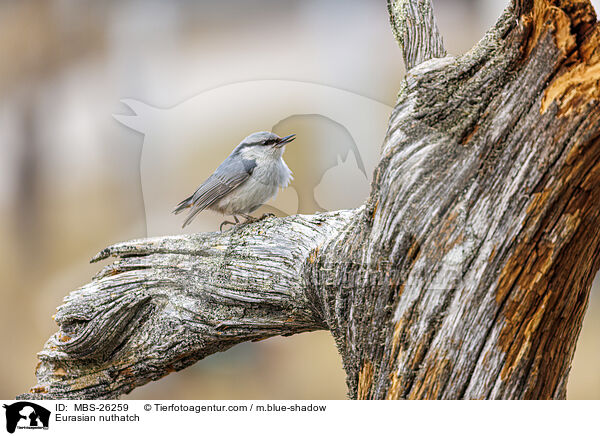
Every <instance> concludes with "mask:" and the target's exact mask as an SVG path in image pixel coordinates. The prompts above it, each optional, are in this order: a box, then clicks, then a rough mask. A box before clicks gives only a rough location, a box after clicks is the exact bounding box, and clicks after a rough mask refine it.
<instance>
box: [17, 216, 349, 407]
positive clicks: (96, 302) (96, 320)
mask: <svg viewBox="0 0 600 436" xmlns="http://www.w3.org/2000/svg"><path fill="white" fill-rule="evenodd" d="M354 214H355V212H354V211H341V212H336V213H331V214H317V215H314V216H295V217H290V218H285V219H266V220H263V221H261V222H259V223H256V224H252V225H247V226H241V227H236V228H234V229H232V230H231V231H228V232H225V233H206V234H198V235H191V236H186V235H183V236H171V237H164V238H151V239H142V240H137V241H130V242H125V243H120V244H116V245H114V246H112V247H110V248H107V249H106V250H104V251H102V252H101V253H100V254H99V255H98V256H96V257H95V258H94V259H93V261H98V260H101V259H104V258H106V257H108V256H111V255H112V256H117V257H119V258H120V259H119V260H117V261H116V262H115V263H113V264H112V265H109V266H107V267H105V268H104V269H103V270H102V271H101V272H100V273H99V274H98V275H97V276H96V277H95V278H94V279H93V281H92V282H91V283H89V284H88V285H86V286H84V287H82V288H81V289H79V290H77V291H75V292H73V293H71V294H70V295H69V296H68V297H66V299H65V304H64V305H62V306H61V307H59V309H58V313H57V314H56V317H55V320H56V322H57V323H58V326H59V331H58V332H57V333H56V334H55V335H54V336H52V337H51V338H50V339H49V340H48V342H47V343H46V345H45V346H44V349H43V351H42V352H41V353H40V354H39V359H40V365H39V367H38V370H37V377H38V385H37V386H36V387H34V388H33V389H32V391H31V392H32V393H31V394H27V395H23V396H22V397H21V398H44V399H53V398H79V399H84V398H116V397H118V396H119V395H121V394H124V393H127V392H130V391H131V390H132V389H134V388H135V387H136V386H140V385H142V384H144V383H147V382H148V381H150V380H156V379H158V378H160V377H162V376H164V375H166V374H168V373H169V372H171V371H177V370H180V369H182V368H185V367H186V366H188V365H191V364H193V363H194V362H196V361H197V360H199V359H202V358H204V357H206V356H208V355H210V354H213V353H216V352H218V351H224V350H226V349H228V348H230V347H231V346H233V345H235V344H237V343H240V342H244V341H251V340H259V339H264V338H267V337H270V336H274V335H284V336H288V335H291V334H294V333H301V332H306V331H312V330H319V329H325V328H327V326H326V324H325V323H324V321H323V319H322V318H320V316H319V311H318V310H314V301H311V296H310V293H309V292H308V291H307V287H306V283H305V281H304V279H303V275H302V271H303V268H304V264H305V263H306V262H309V261H310V255H311V252H312V250H317V249H318V247H319V246H320V245H322V244H323V243H325V242H326V240H327V239H328V238H331V237H334V236H335V235H336V234H337V233H338V232H339V230H340V229H341V228H343V227H344V226H345V225H346V224H347V222H348V221H349V220H350V219H351V218H352V217H353V216H354Z"/></svg>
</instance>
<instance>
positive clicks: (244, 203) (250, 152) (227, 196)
mask: <svg viewBox="0 0 600 436" xmlns="http://www.w3.org/2000/svg"><path fill="white" fill-rule="evenodd" d="M294 139H296V135H295V134H291V135H288V136H284V137H280V136H278V135H276V134H275V133H273V132H268V131H263V132H255V133H252V134H250V135H248V136H247V137H246V138H244V139H243V140H242V142H240V143H239V144H238V145H237V147H235V148H234V149H233V151H232V152H231V154H230V155H229V156H227V158H226V159H225V160H224V161H223V163H221V165H219V166H218V167H217V169H216V170H215V171H214V173H212V174H211V175H210V177H208V178H207V179H206V180H205V181H204V183H202V185H200V187H199V188H198V189H197V190H196V192H194V193H193V194H192V195H190V196H189V197H187V198H186V199H185V200H183V201H182V202H181V203H179V204H178V205H177V207H176V208H175V210H173V213H174V214H178V213H180V212H183V211H184V210H186V209H189V211H190V212H189V215H188V216H187V218H186V219H185V221H184V222H183V225H182V228H184V227H185V226H187V225H188V224H189V223H191V222H192V220H193V219H194V218H195V217H196V215H198V214H199V213H200V212H202V211H203V210H204V209H211V210H214V211H217V212H220V213H222V214H224V215H231V216H233V218H234V219H235V223H234V222H231V221H223V222H222V223H221V226H220V227H219V230H220V231H222V230H223V225H225V224H239V220H238V218H237V215H241V216H243V217H244V218H246V222H247V223H248V222H253V221H257V220H258V219H257V218H254V217H252V216H251V215H250V214H251V213H252V212H254V211H255V210H256V209H258V208H259V207H260V206H261V205H263V204H264V203H265V202H267V201H268V200H269V199H271V198H272V197H274V196H275V195H276V194H277V191H278V190H279V189H280V188H281V189H283V188H285V187H287V186H288V185H289V183H290V182H291V181H292V179H293V177H292V171H291V170H290V169H289V168H288V166H287V165H286V163H285V161H284V160H283V153H284V151H285V146H286V144H289V143H290V142H292V141H293V140H294ZM261 218H262V217H261Z"/></svg>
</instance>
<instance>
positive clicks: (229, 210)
mask: <svg viewBox="0 0 600 436" xmlns="http://www.w3.org/2000/svg"><path fill="white" fill-rule="evenodd" d="M292 179H293V177H292V172H291V171H290V169H289V168H288V166H287V165H286V164H285V162H284V161H283V159H282V158H279V159H270V160H269V161H267V162H265V161H263V162H257V165H256V167H255V168H254V171H253V173H252V174H251V175H250V177H249V178H248V180H246V181H245V182H244V183H242V184H241V185H240V186H239V187H238V188H236V189H234V190H233V191H232V192H231V193H230V194H228V195H226V196H225V197H224V198H222V199H221V200H219V201H218V203H217V204H216V205H215V206H216V207H214V209H217V210H219V211H220V212H222V213H224V214H226V215H238V214H248V213H252V212H253V211H254V210H256V209H258V208H259V207H260V206H261V205H263V204H264V203H266V202H267V201H269V200H270V199H271V198H273V197H274V196H275V195H276V194H277V191H278V190H279V189H280V188H285V187H286V186H288V185H289V183H290V182H291V181H292Z"/></svg>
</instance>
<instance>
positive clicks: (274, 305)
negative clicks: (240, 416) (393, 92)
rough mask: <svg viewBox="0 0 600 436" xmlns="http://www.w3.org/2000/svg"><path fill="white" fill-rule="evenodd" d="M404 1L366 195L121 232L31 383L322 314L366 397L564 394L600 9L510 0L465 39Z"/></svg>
mask: <svg viewBox="0 0 600 436" xmlns="http://www.w3.org/2000/svg"><path fill="white" fill-rule="evenodd" d="M389 11H390V16H391V22H392V26H393V29H394V32H395V34H396V36H397V39H398V41H399V42H400V44H401V46H402V47H403V50H404V57H405V61H406V64H407V69H408V70H409V72H408V74H407V76H406V79H405V81H404V83H403V85H402V89H401V91H400V94H399V97H398V102H397V105H396V107H395V109H394V111H393V113H392V116H391V119H390V122H389V130H388V133H387V136H386V140H385V143H384V146H383V150H382V157H381V162H380V164H379V166H378V167H377V169H376V172H375V176H374V182H373V186H372V192H371V195H370V197H369V199H368V201H367V203H366V204H365V205H364V206H363V207H361V208H359V209H356V210H351V211H340V212H334V213H326V214H316V215H313V216H300V215H299V216H292V217H288V218H281V219H267V220H264V221H261V222H259V223H256V224H252V225H247V226H243V227H238V228H235V229H233V230H231V231H229V232H226V233H222V234H220V233H209V234H199V235H194V236H171V237H163V238H152V239H146V240H139V241H132V242H127V243H122V244H117V245H115V246H113V247H110V248H108V249H106V250H104V251H103V252H102V253H100V255H99V256H98V257H97V258H96V260H98V259H103V258H106V257H108V256H110V255H113V256H117V257H119V258H120V259H118V260H117V261H116V262H115V263H114V264H112V265H110V266H108V267H106V268H105V269H104V270H103V271H102V272H101V273H100V274H99V275H98V276H97V277H95V278H94V279H93V280H92V282H91V283H89V284H88V285H86V286H84V287H83V288H81V289H79V290H77V291H75V292H73V293H71V294H70V295H69V296H68V297H67V298H66V300H65V304H64V305H63V306H61V307H60V308H59V310H58V313H57V314H56V322H57V323H58V325H59V331H58V333H56V334H55V335H54V336H52V337H51V338H50V339H49V340H48V342H47V343H46V345H45V347H44V349H43V351H42V352H41V353H40V355H39V359H40V364H39V367H38V370H37V377H38V385H37V386H35V387H34V388H32V389H31V391H30V393H28V394H24V395H23V396H22V397H23V398H43V399H51V398H114V397H117V396H119V395H121V394H123V393H126V392H130V391H131V390H132V389H134V388H135V387H136V386H140V385H142V384H144V383H147V382H148V381H150V380H155V379H158V378H160V377H162V376H164V375H166V374H168V373H169V372H172V371H176V370H179V369H181V368H184V367H186V366H188V365H191V364H192V363H194V362H196V361H197V360H199V359H202V358H203V357H205V356H207V355H209V354H212V353H215V352H217V351H223V350H225V349H227V348H229V347H231V346H232V345H234V344H236V343H239V342H242V341H247V340H255V339H261V338H265V337H269V336H273V335H291V334H294V333H299V332H304V331H309V330H316V329H328V330H330V331H331V333H332V335H333V336H334V338H335V340H336V342H337V346H338V348H339V352H340V354H341V355H342V359H343V362H344V367H345V370H346V372H347V382H348V387H349V395H350V397H351V398H390V399H396V398H410V399H416V398H514V399H517V398H540V399H541V398H565V386H566V380H567V377H568V373H569V368H570V364H571V359H572V357H573V352H574V348H575V343H576V340H577V336H578V334H579V331H580V328H581V324H582V320H583V315H584V312H585V309H586V306H587V301H588V295H589V291H590V287H591V283H592V279H593V277H594V273H595V272H596V271H597V270H598V268H599V266H600V138H599V134H600V107H599V106H598V97H599V95H600V88H599V86H598V84H599V81H600V62H599V60H600V47H599V42H600V29H599V27H598V24H597V23H596V17H595V14H594V11H593V9H592V7H591V5H590V4H589V2H588V0H553V1H550V0H515V1H514V3H513V5H511V6H510V7H509V9H508V10H507V11H506V12H505V13H504V15H503V16H502V17H501V18H500V19H499V21H498V22H497V24H496V25H495V26H494V27H493V28H492V29H491V30H490V31H489V32H488V34H487V35H486V36H485V37H484V39H483V40H482V41H481V42H480V43H479V44H477V46H476V47H474V48H473V49H472V50H471V51H470V52H469V53H467V54H465V55H463V56H459V57H456V58H454V57H448V56H445V50H444V47H443V44H442V40H441V38H440V37H439V34H438V31H437V28H436V26H435V20H434V18H433V13H432V11H431V6H430V3H429V1H428V0H393V1H390V3H389ZM373 146H376V144H373Z"/></svg>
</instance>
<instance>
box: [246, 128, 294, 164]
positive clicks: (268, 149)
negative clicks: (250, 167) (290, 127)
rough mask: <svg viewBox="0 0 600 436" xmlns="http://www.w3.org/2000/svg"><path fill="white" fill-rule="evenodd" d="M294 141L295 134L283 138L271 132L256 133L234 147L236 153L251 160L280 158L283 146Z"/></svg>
mask: <svg viewBox="0 0 600 436" xmlns="http://www.w3.org/2000/svg"><path fill="white" fill-rule="evenodd" d="M294 139H296V135H295V134H291V135H288V136H284V137H283V138H282V137H280V136H279V135H276V134H275V133H273V132H256V133H252V134H251V135H248V136H246V138H244V140H243V141H242V142H241V143H240V145H238V146H237V147H236V151H238V152H239V153H242V154H243V155H244V156H247V157H252V158H260V157H264V158H267V157H272V158H275V157H280V156H281V155H282V154H283V152H284V150H285V145H286V144H288V143H290V142H292V141H293V140H294Z"/></svg>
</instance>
